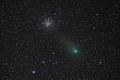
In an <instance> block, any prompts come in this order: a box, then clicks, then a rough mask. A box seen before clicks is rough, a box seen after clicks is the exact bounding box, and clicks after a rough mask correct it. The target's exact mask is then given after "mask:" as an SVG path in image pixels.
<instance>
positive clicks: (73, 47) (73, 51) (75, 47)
mask: <svg viewBox="0 0 120 80" xmlns="http://www.w3.org/2000/svg"><path fill="white" fill-rule="evenodd" d="M65 51H66V52H67V53H68V54H70V55H71V56H73V57H79V56H81V55H82V54H83V53H84V51H83V49H82V47H81V46H80V45H79V44H76V43H73V42H70V41H65Z"/></svg>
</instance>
